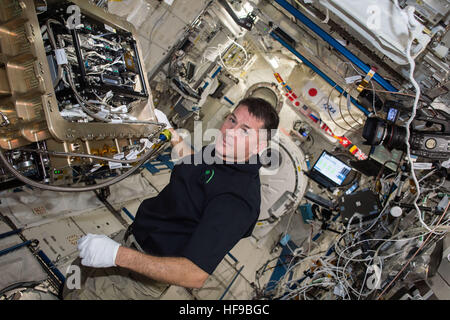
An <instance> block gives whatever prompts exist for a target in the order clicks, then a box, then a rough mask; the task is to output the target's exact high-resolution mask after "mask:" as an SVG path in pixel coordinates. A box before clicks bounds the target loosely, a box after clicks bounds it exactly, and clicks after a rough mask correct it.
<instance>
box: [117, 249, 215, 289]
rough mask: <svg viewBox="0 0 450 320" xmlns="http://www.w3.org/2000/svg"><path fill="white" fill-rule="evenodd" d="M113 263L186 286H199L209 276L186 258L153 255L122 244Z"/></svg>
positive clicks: (162, 280) (153, 277) (157, 278)
mask: <svg viewBox="0 0 450 320" xmlns="http://www.w3.org/2000/svg"><path fill="white" fill-rule="evenodd" d="M115 263H116V265H117V266H119V267H122V268H127V269H129V270H132V271H135V272H137V273H140V274H142V275H145V276H147V277H149V278H152V279H155V280H157V281H160V282H165V283H169V284H175V285H178V286H181V287H187V288H201V287H202V286H203V284H204V282H205V280H206V279H207V278H208V276H209V275H208V273H206V272H205V271H203V270H202V269H201V268H199V267H198V266H197V265H195V264H194V263H193V262H191V261H190V260H189V259H187V258H182V257H155V256H151V255H148V254H144V253H141V252H139V251H136V250H133V249H130V248H127V247H124V246H120V247H119V250H118V251H117V255H116V261H115Z"/></svg>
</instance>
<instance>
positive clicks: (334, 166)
mask: <svg viewBox="0 0 450 320" xmlns="http://www.w3.org/2000/svg"><path fill="white" fill-rule="evenodd" d="M351 170H352V168H351V167H350V166H348V165H347V164H346V163H345V162H343V161H342V160H339V159H338V158H336V157H335V156H333V155H332V154H330V153H328V152H327V151H325V150H324V151H322V153H321V155H320V157H319V158H318V159H317V161H316V162H315V163H314V165H313V167H312V169H311V170H310V171H309V172H308V174H307V175H308V176H309V177H310V178H311V179H312V180H314V181H315V182H317V183H318V184H320V185H322V186H324V187H326V188H330V187H337V186H341V185H342V183H343V182H344V180H345V178H347V176H348V174H349V173H350V171H351Z"/></svg>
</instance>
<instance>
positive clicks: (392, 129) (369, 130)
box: [362, 118, 406, 150]
mask: <svg viewBox="0 0 450 320" xmlns="http://www.w3.org/2000/svg"><path fill="white" fill-rule="evenodd" d="M362 136H363V138H364V139H366V141H367V142H366V144H369V145H372V146H377V145H380V144H383V145H384V146H385V147H386V148H388V149H389V150H392V149H399V150H405V141H406V128H404V127H399V126H396V125H394V124H391V123H387V122H386V121H384V120H383V119H380V118H369V119H367V120H366V123H365V124H364V128H363V133H362Z"/></svg>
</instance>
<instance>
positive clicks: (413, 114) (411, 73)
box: [405, 30, 431, 231]
mask: <svg viewBox="0 0 450 320" xmlns="http://www.w3.org/2000/svg"><path fill="white" fill-rule="evenodd" d="M409 33H410V36H409V38H410V39H409V41H408V45H407V47H406V58H407V59H408V62H409V65H410V70H409V79H410V81H411V83H412V84H413V86H414V88H415V89H416V96H415V99H414V105H413V108H412V112H411V117H410V118H409V120H408V121H407V122H406V137H405V143H406V154H407V157H408V163H409V165H410V167H411V176H412V179H413V181H414V185H415V186H416V196H415V198H414V201H413V205H414V207H415V209H416V211H417V215H418V217H419V221H420V223H421V224H422V225H423V226H424V227H425V228H426V229H427V230H428V231H431V229H430V228H429V227H428V226H427V225H426V224H425V222H424V221H423V218H422V213H421V211H420V208H419V207H418V205H417V200H418V199H419V197H420V186H419V182H418V181H417V178H416V174H415V172H414V163H413V161H412V159H411V146H410V143H409V138H410V125H411V123H412V121H413V120H414V118H415V117H416V110H417V106H418V104H419V98H420V93H421V92H420V87H419V84H418V83H417V81H416V80H415V79H414V69H415V66H416V63H415V61H414V59H413V58H412V57H411V46H412V43H413V41H414V37H413V35H412V33H411V30H409Z"/></svg>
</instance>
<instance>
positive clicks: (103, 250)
mask: <svg viewBox="0 0 450 320" xmlns="http://www.w3.org/2000/svg"><path fill="white" fill-rule="evenodd" d="M119 247H120V243H117V242H116V241H114V240H112V239H110V238H108V237H107V236H105V235H102V234H90V233H88V234H87V235H85V236H84V237H82V238H81V239H80V240H78V250H80V258H81V264H82V265H83V266H86V267H94V268H108V267H115V266H116V263H115V262H116V255H117V251H118V250H119Z"/></svg>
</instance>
